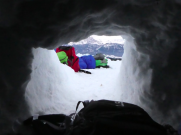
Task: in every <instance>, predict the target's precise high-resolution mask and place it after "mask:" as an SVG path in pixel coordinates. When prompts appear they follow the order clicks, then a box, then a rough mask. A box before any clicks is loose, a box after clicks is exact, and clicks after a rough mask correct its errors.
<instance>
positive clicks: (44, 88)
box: [26, 48, 121, 115]
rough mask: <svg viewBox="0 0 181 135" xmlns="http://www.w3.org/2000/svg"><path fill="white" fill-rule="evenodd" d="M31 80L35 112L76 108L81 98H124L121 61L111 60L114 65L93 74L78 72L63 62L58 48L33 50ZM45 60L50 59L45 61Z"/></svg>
mask: <svg viewBox="0 0 181 135" xmlns="http://www.w3.org/2000/svg"><path fill="white" fill-rule="evenodd" d="M33 53H34V56H35V58H34V61H33V64H32V70H33V71H32V74H31V81H30V82H29V84H28V87H27V90H26V99H27V101H28V102H29V105H30V109H31V114H32V115H33V114H37V113H38V114H49V113H64V114H70V113H72V112H74V111H75V107H76V104H77V102H78V101H84V100H100V99H108V100H117V101H120V95H121V93H120V92H121V91H120V87H118V83H117V81H116V80H118V75H119V71H120V66H121V61H110V60H109V61H108V63H109V65H110V67H111V68H109V69H105V68H100V69H89V70H87V71H90V72H91V73H92V74H85V73H75V72H74V71H73V70H72V69H71V68H70V67H68V66H67V65H63V64H61V63H60V62H59V60H58V58H57V55H56V53H55V51H53V50H46V49H42V48H38V49H33ZM45 59H46V61H47V62H45Z"/></svg>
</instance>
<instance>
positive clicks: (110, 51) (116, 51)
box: [73, 43, 124, 57]
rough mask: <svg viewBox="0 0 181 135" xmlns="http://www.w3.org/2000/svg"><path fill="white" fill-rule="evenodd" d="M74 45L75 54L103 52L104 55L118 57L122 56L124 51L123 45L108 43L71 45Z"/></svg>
mask: <svg viewBox="0 0 181 135" xmlns="http://www.w3.org/2000/svg"><path fill="white" fill-rule="evenodd" d="M73 46H74V47H75V51H76V54H78V53H81V54H91V55H95V54H96V53H103V54H105V55H114V56H118V57H122V55H123V53H124V48H123V45H120V44H116V43H110V44H104V45H97V44H81V45H73Z"/></svg>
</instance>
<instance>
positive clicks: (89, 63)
mask: <svg viewBox="0 0 181 135" xmlns="http://www.w3.org/2000/svg"><path fill="white" fill-rule="evenodd" d="M81 59H82V60H83V61H84V62H85V63H86V65H87V69H94V68H96V61H95V59H94V57H93V56H92V55H87V56H82V57H81ZM79 65H80V64H79Z"/></svg>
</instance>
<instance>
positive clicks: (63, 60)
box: [57, 51, 68, 64]
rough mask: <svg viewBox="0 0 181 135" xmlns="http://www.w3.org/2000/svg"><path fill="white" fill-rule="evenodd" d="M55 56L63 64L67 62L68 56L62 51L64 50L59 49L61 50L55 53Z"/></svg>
mask: <svg viewBox="0 0 181 135" xmlns="http://www.w3.org/2000/svg"><path fill="white" fill-rule="evenodd" d="M57 56H58V58H59V60H60V62H61V63H63V64H68V63H67V61H68V56H67V54H66V53H65V52H64V51H61V52H58V53H57Z"/></svg>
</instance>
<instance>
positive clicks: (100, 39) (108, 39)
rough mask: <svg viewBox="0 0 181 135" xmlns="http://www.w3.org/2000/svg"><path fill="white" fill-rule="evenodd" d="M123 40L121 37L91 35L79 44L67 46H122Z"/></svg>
mask: <svg viewBox="0 0 181 135" xmlns="http://www.w3.org/2000/svg"><path fill="white" fill-rule="evenodd" d="M124 42H125V40H124V39H123V38H122V37H121V36H97V35H92V36H90V37H88V38H86V39H83V40H81V41H79V42H70V43H69V44H68V45H81V44H97V45H104V44H109V43H116V44H124Z"/></svg>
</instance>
